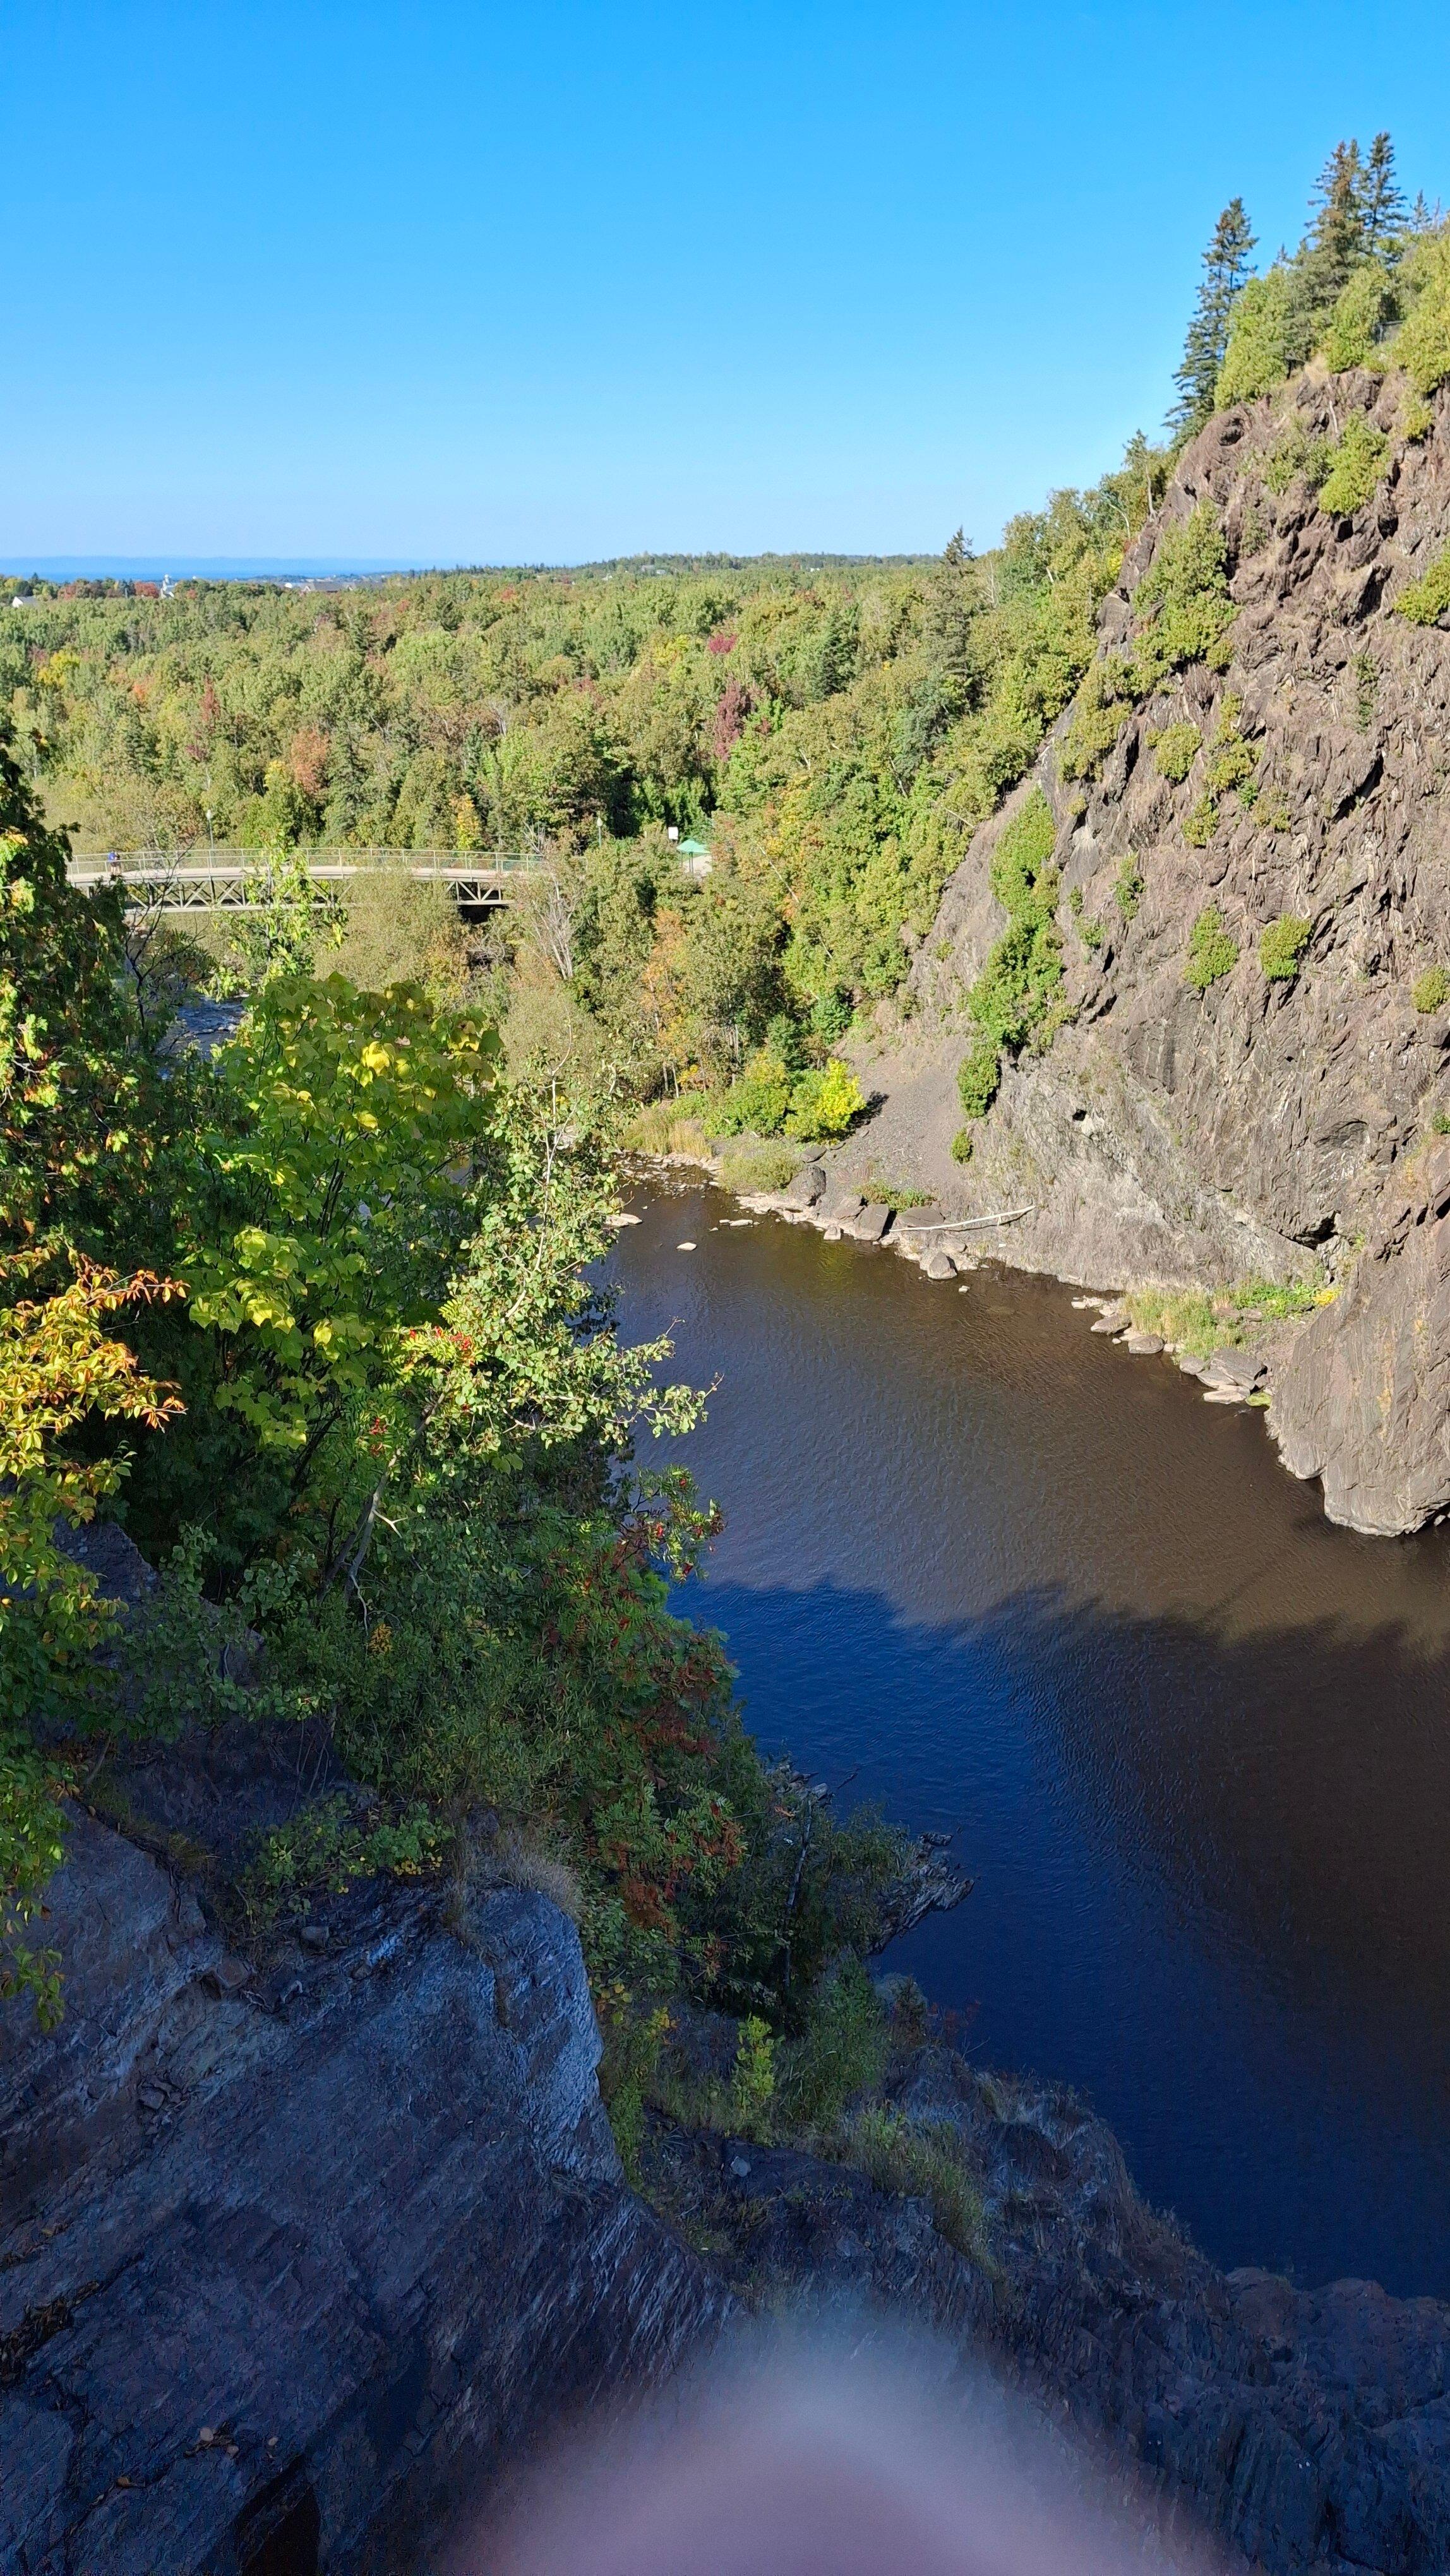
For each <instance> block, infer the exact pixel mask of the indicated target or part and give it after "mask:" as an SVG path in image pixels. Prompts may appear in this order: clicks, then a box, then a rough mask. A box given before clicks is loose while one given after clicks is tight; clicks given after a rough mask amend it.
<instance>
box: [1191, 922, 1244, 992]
mask: <svg viewBox="0 0 1450 2576" xmlns="http://www.w3.org/2000/svg"><path fill="white" fill-rule="evenodd" d="M1238 954H1239V952H1238V943H1237V941H1235V940H1233V939H1231V938H1230V937H1229V933H1228V928H1227V925H1226V924H1225V922H1224V919H1223V915H1222V914H1221V913H1219V912H1216V911H1215V910H1214V907H1213V905H1212V904H1209V905H1208V906H1207V907H1206V908H1205V910H1204V911H1202V912H1201V913H1200V914H1199V916H1198V919H1197V920H1196V922H1195V923H1194V925H1193V930H1192V933H1191V935H1190V938H1189V942H1188V959H1187V963H1186V964H1185V966H1184V969H1183V976H1184V981H1185V983H1188V984H1191V985H1192V986H1193V989H1194V991H1195V992H1196V993H1206V992H1207V991H1208V988H1209V986H1210V984H1216V983H1217V982H1218V979H1219V977H1220V976H1221V975H1227V974H1228V973H1229V972H1230V970H1231V968H1233V967H1234V966H1236V965H1237V963H1238Z"/></svg>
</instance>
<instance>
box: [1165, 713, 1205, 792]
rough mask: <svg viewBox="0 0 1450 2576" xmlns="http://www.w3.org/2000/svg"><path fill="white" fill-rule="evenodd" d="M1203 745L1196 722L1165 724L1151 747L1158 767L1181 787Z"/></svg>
mask: <svg viewBox="0 0 1450 2576" xmlns="http://www.w3.org/2000/svg"><path fill="white" fill-rule="evenodd" d="M1202 747H1203V736H1202V734H1201V733H1200V732H1199V730H1198V727H1197V725H1196V724H1171V725H1165V726H1164V728H1163V731H1162V732H1161V733H1160V734H1159V736H1158V738H1157V741H1156V742H1155V744H1154V746H1153V748H1154V752H1155V755H1156V758H1157V762H1158V767H1159V769H1160V771H1161V773H1162V775H1163V776H1164V777H1165V778H1171V780H1172V781H1173V784H1174V786H1175V787H1181V786H1182V784H1183V782H1184V780H1185V778H1186V777H1187V776H1188V773H1189V771H1190V769H1191V768H1192V767H1193V764H1194V762H1195V761H1196V759H1197V758H1198V755H1199V752H1200V750H1201V749H1202Z"/></svg>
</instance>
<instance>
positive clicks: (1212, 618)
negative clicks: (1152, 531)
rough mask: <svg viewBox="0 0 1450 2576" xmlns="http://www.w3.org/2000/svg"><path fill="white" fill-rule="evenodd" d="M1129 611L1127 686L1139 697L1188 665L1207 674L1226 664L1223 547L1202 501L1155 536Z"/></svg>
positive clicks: (1228, 621) (1228, 607)
mask: <svg viewBox="0 0 1450 2576" xmlns="http://www.w3.org/2000/svg"><path fill="white" fill-rule="evenodd" d="M1133 612H1134V618H1135V621H1136V626H1137V635H1136V641H1135V643H1134V647H1133V682H1134V687H1135V689H1136V691H1137V693H1138V694H1139V695H1140V696H1146V694H1147V693H1148V691H1149V690H1150V689H1152V688H1156V687H1157V685H1158V683H1159V681H1160V680H1162V679H1164V678H1166V677H1167V675H1168V673H1169V672H1170V671H1177V670H1181V669H1183V668H1184V667H1185V665H1187V664H1189V663H1192V662H1207V663H1208V664H1209V666H1210V668H1211V669H1213V670H1222V669H1223V668H1224V667H1225V666H1226V663H1227V660H1228V633H1229V628H1230V627H1231V625H1232V623H1233V614H1234V610H1233V601H1232V600H1231V598H1230V597H1229V587H1228V547H1227V545H1226V543H1225V541H1224V534H1223V530H1222V528H1221V527H1220V526H1219V524H1218V520H1217V518H1216V517H1215V515H1214V512H1213V509H1212V507H1211V506H1210V504H1209V503H1208V502H1207V501H1200V502H1199V504H1198V506H1197V508H1196V509H1194V510H1193V511H1192V512H1191V513H1190V515H1189V516H1188V518H1187V519H1185V520H1184V522H1183V524H1182V526H1181V527H1176V528H1170V529H1168V531H1167V532H1166V534H1165V535H1164V536H1162V537H1160V539H1159V541H1158V549H1157V552H1156V554H1155V555H1154V557H1153V561H1152V563H1151V564H1150V566H1149V568H1148V571H1147V572H1146V573H1145V575H1144V577H1143V579H1142V580H1141V581H1140V582H1139V584H1138V588H1137V590H1136V592H1135V593H1134V597H1133Z"/></svg>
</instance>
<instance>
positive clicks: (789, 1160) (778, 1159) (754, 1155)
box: [720, 1144, 800, 1195]
mask: <svg viewBox="0 0 1450 2576" xmlns="http://www.w3.org/2000/svg"><path fill="white" fill-rule="evenodd" d="M799 1169H800V1156H799V1155H798V1154H793V1153H792V1152H791V1151H790V1148H789V1147H788V1146H786V1145H750V1144H743V1145H732V1146H731V1147H729V1148H728V1150H727V1151H726V1152H725V1153H723V1154H722V1155H721V1157H720V1179H721V1182H722V1183H723V1185H724V1187H725V1188H726V1189H727V1190H738V1191H740V1192H741V1193H742V1194H744V1195H748V1194H749V1193H750V1192H751V1191H753V1190H783V1189H785V1188H786V1186H787V1185H788V1183H789V1182H791V1181H793V1180H794V1178H795V1176H796V1173H797V1172H798V1170H799Z"/></svg>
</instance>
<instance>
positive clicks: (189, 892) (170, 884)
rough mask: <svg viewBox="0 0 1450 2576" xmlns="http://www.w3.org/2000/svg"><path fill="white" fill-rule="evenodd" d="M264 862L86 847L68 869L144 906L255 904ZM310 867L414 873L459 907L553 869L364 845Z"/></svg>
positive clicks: (328, 872) (335, 878)
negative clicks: (447, 894)
mask: <svg viewBox="0 0 1450 2576" xmlns="http://www.w3.org/2000/svg"><path fill="white" fill-rule="evenodd" d="M265 866H266V857H265V853H263V852H261V851H254V850H246V851H242V850H213V851H210V852H209V853H208V854H207V856H206V858H205V859H200V860H199V859H197V858H195V857H194V856H193V855H192V854H191V853H188V854H187V855H186V856H185V857H184V858H180V857H178V858H173V857H171V856H170V855H169V854H168V853H167V852H165V851H161V850H136V851H127V852H126V853H125V854H124V855H112V854H111V853H110V852H105V853H96V852H84V853H82V854H80V855H79V856H77V857H75V858H73V859H72V860H71V862H70V864H69V866H68V868H67V870H66V874H67V876H68V877H69V879H70V882H71V884H72V885H73V886H77V887H79V888H81V889H82V890H83V891H85V892H90V891H93V890H94V888H95V887H97V886H103V885H119V886H124V887H125V888H126V891H127V893H128V894H129V895H130V896H131V897H132V906H133V909H135V910H137V911H141V910H145V911H148V912H250V911H253V910H255V909H256V907H257V904H258V901H259V899H260V898H259V895H258V891H257V880H258V877H259V875H260V874H261V873H262V871H263V869H264V868H265ZM307 873H308V875H309V877H310V878H311V879H312V880H313V882H314V884H317V885H345V884H347V883H348V882H349V881H350V880H351V879H352V878H353V877H356V876H364V875H366V876H371V875H392V876H407V877H409V878H411V879H413V880H414V881H416V882H421V883H427V884H433V885H446V886H447V887H448V889H449V891H450V893H451V894H452V896H453V899H454V901H455V903H457V905H458V906H459V908H460V910H468V911H491V910H493V909H495V908H496V907H497V906H499V905H501V904H506V903H507V902H508V900H509V896H510V893H511V891H512V890H513V888H514V886H515V885H516V883H517V881H518V879H519V878H520V877H529V876H538V875H541V874H543V873H546V871H545V869H544V866H543V862H541V861H540V860H538V859H508V860H504V861H502V862H498V861H495V862H493V863H492V864H483V863H481V862H480V861H478V860H476V859H469V858H466V857H461V856H460V855H459V853H458V852H457V851H456V850H446V851H444V850H386V851H384V850H358V851H355V852H349V853H347V854H346V855H345V856H344V855H343V854H341V853H338V854H337V855H332V854H319V855H318V856H317V857H316V858H311V859H309V860H308V862H307Z"/></svg>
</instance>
